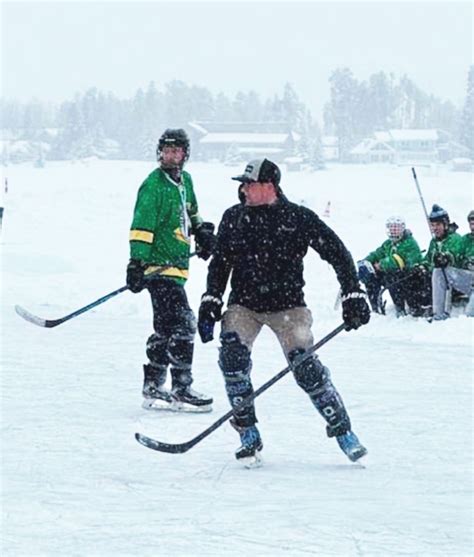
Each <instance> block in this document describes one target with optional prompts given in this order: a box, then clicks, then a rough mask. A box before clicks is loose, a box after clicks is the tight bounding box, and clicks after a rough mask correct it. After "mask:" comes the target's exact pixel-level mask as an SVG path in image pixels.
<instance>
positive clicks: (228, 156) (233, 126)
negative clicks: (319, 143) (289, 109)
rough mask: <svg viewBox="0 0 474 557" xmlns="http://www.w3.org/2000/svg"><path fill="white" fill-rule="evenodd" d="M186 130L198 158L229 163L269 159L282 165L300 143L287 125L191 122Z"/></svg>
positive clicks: (297, 135)
mask: <svg viewBox="0 0 474 557" xmlns="http://www.w3.org/2000/svg"><path fill="white" fill-rule="evenodd" d="M187 131H188V132H189V135H190V137H191V141H192V144H193V153H194V156H195V158H196V159H200V160H205V161H208V160H212V159H217V160H219V161H223V162H227V163H229V164H232V163H233V162H236V163H238V162H242V161H247V160H251V159H254V158H261V157H266V156H268V157H272V160H275V162H282V161H283V160H284V159H285V158H286V157H288V156H291V155H292V154H294V152H295V148H296V146H297V144H298V142H299V141H300V136H299V134H297V133H296V132H294V131H291V130H289V129H288V125H287V124H286V123H284V122H189V124H188V126H187Z"/></svg>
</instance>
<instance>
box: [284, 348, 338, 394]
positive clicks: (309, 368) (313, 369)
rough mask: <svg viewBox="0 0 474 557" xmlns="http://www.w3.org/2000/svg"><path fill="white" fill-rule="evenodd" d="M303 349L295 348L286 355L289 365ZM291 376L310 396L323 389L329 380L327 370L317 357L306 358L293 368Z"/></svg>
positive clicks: (303, 351) (302, 352)
mask: <svg viewBox="0 0 474 557" xmlns="http://www.w3.org/2000/svg"><path fill="white" fill-rule="evenodd" d="M304 353H305V350H304V349H303V348H296V349H295V350H292V351H291V352H290V353H289V354H288V359H289V360H290V363H293V362H295V361H296V360H297V359H298V358H299V357H300V356H301V355H302V354H304ZM293 375H294V377H295V380H296V382H297V383H298V385H299V386H300V387H301V388H302V389H303V391H305V392H306V393H308V394H309V395H310V396H311V395H312V394H313V393H315V392H317V391H318V390H319V389H321V388H323V387H324V385H325V384H326V383H327V382H328V380H329V370H328V368H327V367H325V366H323V364H322V363H321V362H320V361H319V358H318V357H317V356H308V358H306V359H305V360H303V361H302V362H301V363H299V364H298V363H297V364H296V365H295V366H294V367H293Z"/></svg>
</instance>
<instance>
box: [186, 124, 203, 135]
mask: <svg viewBox="0 0 474 557" xmlns="http://www.w3.org/2000/svg"><path fill="white" fill-rule="evenodd" d="M188 126H189V127H190V128H193V130H196V131H198V132H199V133H202V134H206V133H207V130H206V128H203V127H202V126H201V125H200V124H198V123H197V122H189V123H188Z"/></svg>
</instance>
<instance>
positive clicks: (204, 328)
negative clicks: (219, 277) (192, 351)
mask: <svg viewBox="0 0 474 557" xmlns="http://www.w3.org/2000/svg"><path fill="white" fill-rule="evenodd" d="M222 305H223V304H222V300H221V299H220V298H216V297H215V296H211V295H210V294H203V296H202V298H201V305H200V306H199V317H198V331H199V336H200V337H201V340H202V342H204V343H206V342H210V341H211V340H212V339H213V338H214V325H215V324H216V321H220V320H221V318H222Z"/></svg>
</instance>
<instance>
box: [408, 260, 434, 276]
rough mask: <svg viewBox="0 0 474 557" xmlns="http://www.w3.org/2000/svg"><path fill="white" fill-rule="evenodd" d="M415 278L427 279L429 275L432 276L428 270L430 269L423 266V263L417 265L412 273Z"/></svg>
mask: <svg viewBox="0 0 474 557" xmlns="http://www.w3.org/2000/svg"><path fill="white" fill-rule="evenodd" d="M410 272H411V273H412V274H413V275H414V276H416V277H419V278H425V277H427V276H428V275H430V274H431V273H430V270H429V269H428V267H426V265H423V263H419V264H418V265H415V266H414V267H413V268H412V269H411V271H410Z"/></svg>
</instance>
